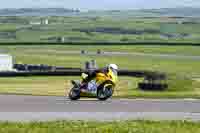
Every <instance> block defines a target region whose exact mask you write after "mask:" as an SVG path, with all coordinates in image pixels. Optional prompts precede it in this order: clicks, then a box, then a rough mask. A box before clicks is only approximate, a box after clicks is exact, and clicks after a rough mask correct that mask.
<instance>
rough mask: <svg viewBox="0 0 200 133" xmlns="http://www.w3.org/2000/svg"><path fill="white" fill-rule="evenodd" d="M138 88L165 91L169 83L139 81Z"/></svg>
mask: <svg viewBox="0 0 200 133" xmlns="http://www.w3.org/2000/svg"><path fill="white" fill-rule="evenodd" d="M138 88H139V89H141V90H145V91H164V90H166V89H167V88H168V85H167V84H158V83H138Z"/></svg>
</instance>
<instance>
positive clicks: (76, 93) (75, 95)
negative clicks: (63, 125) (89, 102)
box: [69, 87, 81, 101]
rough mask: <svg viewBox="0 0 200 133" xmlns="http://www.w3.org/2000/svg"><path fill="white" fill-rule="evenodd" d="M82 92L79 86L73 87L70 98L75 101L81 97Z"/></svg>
mask: <svg viewBox="0 0 200 133" xmlns="http://www.w3.org/2000/svg"><path fill="white" fill-rule="evenodd" d="M80 93H81V91H80V89H79V88H75V87H73V88H72V89H71V90H70V92H69V99H70V100H73V101H75V100H78V99H80Z"/></svg>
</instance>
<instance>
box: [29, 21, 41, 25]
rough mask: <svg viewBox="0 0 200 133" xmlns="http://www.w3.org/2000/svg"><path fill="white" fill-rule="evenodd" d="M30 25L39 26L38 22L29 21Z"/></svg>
mask: <svg viewBox="0 0 200 133" xmlns="http://www.w3.org/2000/svg"><path fill="white" fill-rule="evenodd" d="M30 24H31V25H41V22H40V21H31V22H30Z"/></svg>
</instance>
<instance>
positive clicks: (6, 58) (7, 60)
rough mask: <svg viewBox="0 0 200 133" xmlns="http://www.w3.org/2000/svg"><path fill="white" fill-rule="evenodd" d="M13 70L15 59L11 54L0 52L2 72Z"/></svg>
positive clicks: (0, 68) (0, 70) (0, 69)
mask: <svg viewBox="0 0 200 133" xmlns="http://www.w3.org/2000/svg"><path fill="white" fill-rule="evenodd" d="M5 71H13V59H12V56H11V55H8V54H0V72H5Z"/></svg>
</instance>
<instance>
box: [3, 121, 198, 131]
mask: <svg viewBox="0 0 200 133" xmlns="http://www.w3.org/2000/svg"><path fill="white" fill-rule="evenodd" d="M0 132H2V133H12V132H15V133H27V132H28V133H39V132H40V133H55V132H57V133H70V132H73V133H94V132H95V133H127V132H128V133H163V132H166V133H198V132H200V123H197V122H196V123H194V122H188V121H160V122H155V121H119V122H84V121H56V122H31V123H10V122H1V123H0Z"/></svg>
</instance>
